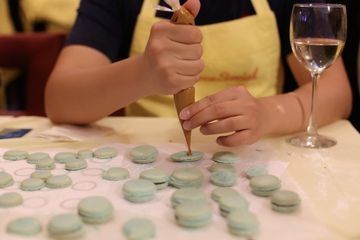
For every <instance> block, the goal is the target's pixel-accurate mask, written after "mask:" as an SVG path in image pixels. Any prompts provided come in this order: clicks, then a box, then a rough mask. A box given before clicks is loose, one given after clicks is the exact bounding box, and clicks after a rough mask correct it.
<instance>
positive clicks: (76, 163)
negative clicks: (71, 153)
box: [65, 158, 88, 171]
mask: <svg viewBox="0 0 360 240" xmlns="http://www.w3.org/2000/svg"><path fill="white" fill-rule="evenodd" d="M87 166H88V165H87V161H86V159H83V158H77V159H74V160H70V161H66V162H65V169H66V170H68V171H78V170H81V169H85V168H87Z"/></svg>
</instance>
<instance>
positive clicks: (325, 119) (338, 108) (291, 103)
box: [259, 59, 351, 134]
mask: <svg viewBox="0 0 360 240" xmlns="http://www.w3.org/2000/svg"><path fill="white" fill-rule="evenodd" d="M308 77H309V78H310V76H308ZM311 85H312V82H311V80H310V79H309V80H308V82H306V83H304V84H303V85H302V86H300V87H299V88H298V89H296V90H295V91H294V92H291V93H287V94H280V95H277V96H272V97H265V98H261V99H260V100H259V101H260V103H261V105H262V106H263V109H264V115H265V117H266V119H268V121H269V124H267V125H266V126H265V127H264V132H265V134H274V133H276V134H285V133H291V132H295V131H300V130H304V129H305V128H306V126H307V123H308V119H309V116H310V111H311V93H312V86H311ZM350 111H351V89H350V86H349V83H348V80H347V76H346V73H345V70H344V67H343V63H342V61H341V59H339V60H338V61H337V62H336V63H334V65H333V66H332V67H331V68H329V69H328V70H326V71H325V72H324V73H323V74H322V75H321V77H320V79H319V80H318V92H317V96H316V99H315V113H316V122H317V125H318V126H323V125H326V124H329V123H331V122H333V121H336V120H338V119H342V118H346V117H347V116H348V115H349V113H350Z"/></svg>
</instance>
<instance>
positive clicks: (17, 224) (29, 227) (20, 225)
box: [6, 217, 41, 236]
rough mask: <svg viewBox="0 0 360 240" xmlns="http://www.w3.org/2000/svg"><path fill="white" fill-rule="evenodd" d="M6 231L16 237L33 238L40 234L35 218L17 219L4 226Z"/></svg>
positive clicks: (39, 226) (39, 225)
mask: <svg viewBox="0 0 360 240" xmlns="http://www.w3.org/2000/svg"><path fill="white" fill-rule="evenodd" d="M6 231H7V232H8V233H11V234H16V235H22V236H33V235H36V234H39V233H40V232H41V224H40V221H39V220H37V219H36V218H31V217H26V218H18V219H15V220H13V221H11V222H10V223H9V224H8V225H7V226H6Z"/></svg>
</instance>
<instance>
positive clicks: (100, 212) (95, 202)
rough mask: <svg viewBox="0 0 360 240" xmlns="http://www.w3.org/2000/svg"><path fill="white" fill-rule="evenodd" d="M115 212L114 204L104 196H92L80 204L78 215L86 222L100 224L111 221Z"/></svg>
mask: <svg viewBox="0 0 360 240" xmlns="http://www.w3.org/2000/svg"><path fill="white" fill-rule="evenodd" d="M113 212H114V207H113V205H112V203H111V202H110V201H109V200H108V199H107V198H105V197H102V196H90V197H86V198H84V199H82V200H81V201H80V202H79V204H78V213H79V215H80V217H81V218H82V219H83V221H84V222H86V223H90V224H100V223H105V222H108V221H110V220H111V218H112V215H113Z"/></svg>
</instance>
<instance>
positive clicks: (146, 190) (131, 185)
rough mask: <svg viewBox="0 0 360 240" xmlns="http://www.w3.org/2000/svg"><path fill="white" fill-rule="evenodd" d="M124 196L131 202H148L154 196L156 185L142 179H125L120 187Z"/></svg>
mask: <svg viewBox="0 0 360 240" xmlns="http://www.w3.org/2000/svg"><path fill="white" fill-rule="evenodd" d="M122 191H123V195H124V198H125V199H126V200H128V201H130V202H133V203H143V202H148V201H150V200H152V199H153V198H154V195H155V192H156V186H155V184H154V183H153V182H151V181H149V180H144V179H135V180H130V181H127V182H126V183H125V184H124V185H123V188H122Z"/></svg>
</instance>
